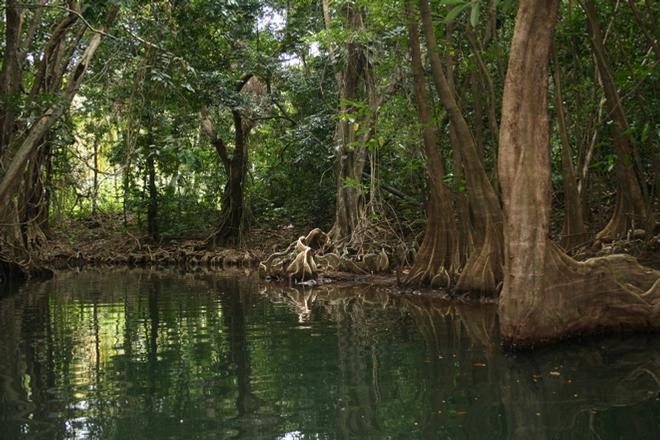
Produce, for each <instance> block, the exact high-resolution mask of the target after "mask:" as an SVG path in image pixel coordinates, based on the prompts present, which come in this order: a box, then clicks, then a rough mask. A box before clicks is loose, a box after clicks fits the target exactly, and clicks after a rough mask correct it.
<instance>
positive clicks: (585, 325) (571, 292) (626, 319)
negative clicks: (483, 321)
mask: <svg viewBox="0 0 660 440" xmlns="http://www.w3.org/2000/svg"><path fill="white" fill-rule="evenodd" d="M547 252H548V254H547V257H546V264H545V273H544V286H543V288H542V290H541V291H540V292H529V294H528V296H527V297H520V295H517V294H515V293H512V294H509V293H507V292H506V287H505V291H504V292H503V293H502V297H501V298H500V323H501V331H502V336H503V337H504V339H505V341H506V342H507V343H509V344H510V345H513V346H519V345H523V346H525V345H532V344H535V343H542V342H545V341H552V340H556V339H560V338H562V337H565V336H570V335H573V334H580V333H590V332H594V331H602V330H620V329H658V328H660V271H657V270H654V269H649V268H646V267H643V266H641V265H640V264H639V263H637V260H636V259H635V258H633V257H631V256H628V255H609V256H606V257H597V258H592V259H589V260H586V261H584V262H578V261H575V260H573V259H572V258H570V257H569V256H567V255H566V254H564V253H563V252H562V251H561V250H559V249H558V248H557V247H555V246H554V245H551V246H549V249H548V251H547ZM514 297H515V298H516V300H513V298H514ZM521 301H522V302H521Z"/></svg>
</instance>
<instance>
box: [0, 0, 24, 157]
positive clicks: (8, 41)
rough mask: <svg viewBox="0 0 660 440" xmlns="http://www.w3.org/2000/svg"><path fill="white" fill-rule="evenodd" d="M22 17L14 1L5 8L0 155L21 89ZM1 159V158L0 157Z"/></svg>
mask: <svg viewBox="0 0 660 440" xmlns="http://www.w3.org/2000/svg"><path fill="white" fill-rule="evenodd" d="M22 28H23V16H22V14H21V11H20V9H19V7H18V4H17V2H16V1H15V0H8V1H7V4H6V6H5V47H4V57H3V60H2V72H0V98H1V99H2V109H1V112H0V155H4V153H5V151H6V150H7V148H8V146H9V143H10V141H11V139H12V137H13V134H14V124H15V119H16V110H17V109H16V104H17V98H18V95H19V93H20V89H21V76H22V75H21V53H20V52H21V50H20V49H21V33H22ZM0 157H2V156H0Z"/></svg>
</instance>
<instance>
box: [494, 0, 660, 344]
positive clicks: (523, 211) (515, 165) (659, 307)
mask: <svg viewBox="0 0 660 440" xmlns="http://www.w3.org/2000/svg"><path fill="white" fill-rule="evenodd" d="M558 8H559V0H543V1H539V0H521V1H520V7H519V10H518V15H517V17H516V24H515V29H514V35H513V40H512V43H511V51H510V55H509V67H508V71H507V75H506V81H505V84H504V96H503V99H502V124H501V131H500V155H499V171H500V173H499V174H500V182H501V185H502V195H503V199H504V213H505V223H504V235H505V258H506V260H505V261H506V264H505V267H506V271H505V274H504V286H503V290H502V293H501V296H500V301H499V319H500V331H501V334H502V336H503V338H504V340H505V342H507V343H509V344H513V345H518V344H527V345H528V344H535V343H539V342H543V341H548V340H554V339H558V338H561V337H564V336H567V335H571V334H575V333H582V332H592V331H596V330H602V329H612V330H618V329H621V328H622V327H633V328H639V327H656V326H660V272H658V271H654V270H651V269H646V268H643V267H641V266H639V265H638V264H637V262H636V261H635V260H634V259H633V258H632V257H627V256H621V255H618V256H609V257H603V258H594V259H591V260H587V261H585V262H577V261H575V260H573V259H571V258H570V257H568V256H567V255H566V254H564V253H563V252H562V251H561V250H560V249H559V248H558V247H557V246H555V245H554V244H553V243H552V242H551V241H550V240H549V239H548V232H549V224H550V207H551V203H550V200H551V189H552V186H551V180H550V172H551V170H550V168H551V167H550V143H549V142H550V133H549V131H550V129H549V117H548V64H549V63H548V61H549V54H550V46H551V44H552V36H553V32H554V27H555V19H556V15H557V11H558Z"/></svg>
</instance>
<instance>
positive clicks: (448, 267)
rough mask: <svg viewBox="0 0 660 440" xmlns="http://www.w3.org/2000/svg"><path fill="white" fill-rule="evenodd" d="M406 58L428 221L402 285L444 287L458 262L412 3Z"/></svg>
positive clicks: (409, 3) (410, 2)
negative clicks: (418, 130) (427, 182)
mask: <svg viewBox="0 0 660 440" xmlns="http://www.w3.org/2000/svg"><path fill="white" fill-rule="evenodd" d="M406 15H407V21H408V36H409V39H410V56H411V59H412V71H413V83H414V87H415V100H416V102H417V109H418V111H419V118H420V120H421V123H422V138H423V141H424V152H425V154H426V168H427V173H428V175H429V177H430V186H431V188H430V193H431V194H430V199H429V207H428V220H427V223H426V231H425V233H424V239H423V240H422V244H421V246H420V248H419V251H418V252H417V255H416V256H415V262H414V264H413V266H412V268H411V269H410V273H409V274H408V276H407V277H406V278H405V280H404V283H406V284H426V285H431V286H433V287H447V286H448V285H449V284H450V283H451V281H452V278H453V277H454V275H455V274H456V272H457V270H458V269H459V262H460V258H458V256H457V255H456V252H455V251H456V248H457V237H458V235H457V228H456V224H455V221H454V217H453V213H454V210H453V206H452V203H451V194H450V193H449V189H448V188H447V187H446V185H445V183H444V176H445V169H444V163H443V162H444V160H443V158H442V156H441V154H440V151H439V149H438V146H439V145H438V137H437V132H436V127H435V123H434V120H433V116H432V113H431V106H430V103H429V96H428V91H427V90H426V78H425V76H424V68H423V66H422V55H421V50H420V45H419V30H418V24H417V16H416V14H415V11H414V6H413V0H408V1H407V2H406Z"/></svg>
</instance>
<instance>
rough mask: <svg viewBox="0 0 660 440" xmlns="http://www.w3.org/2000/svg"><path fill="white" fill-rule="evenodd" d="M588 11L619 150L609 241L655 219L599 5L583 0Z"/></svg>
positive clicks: (605, 236) (606, 231)
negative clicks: (610, 61)
mask: <svg viewBox="0 0 660 440" xmlns="http://www.w3.org/2000/svg"><path fill="white" fill-rule="evenodd" d="M584 9H585V12H586V13H587V20H588V23H589V33H590V34H591V46H592V49H593V52H594V56H595V58H596V64H597V66H598V72H599V74H600V78H601V84H602V85H603V91H604V93H605V100H606V102H607V108H608V109H609V114H610V116H611V118H612V119H613V122H614V123H613V124H612V132H613V134H614V145H615V148H616V153H617V156H618V157H617V161H616V163H615V174H616V180H617V186H618V189H617V191H618V192H619V197H617V206H616V208H615V209H614V214H613V215H612V218H611V219H610V221H609V222H608V224H607V225H606V226H605V228H603V230H602V231H600V232H599V233H598V235H597V238H598V239H600V240H604V241H608V240H613V239H616V238H618V237H620V236H622V235H624V234H625V233H626V232H627V231H628V230H630V229H636V228H639V229H644V230H645V231H646V232H647V233H649V234H650V233H652V232H653V229H654V227H655V219H654V218H653V214H652V212H651V209H650V206H649V203H648V194H647V192H646V183H645V182H644V176H643V174H642V170H641V168H640V167H639V166H638V158H637V154H636V152H635V150H634V146H633V144H632V143H631V141H630V136H629V135H628V128H629V127H628V121H627V120H626V115H625V113H624V110H623V106H622V105H621V98H620V97H619V93H618V92H617V89H616V85H615V84H614V79H613V78H612V74H611V71H610V67H609V65H608V63H607V57H606V51H605V46H604V44H603V36H602V32H601V29H600V25H599V24H598V17H597V13H596V6H595V4H594V2H593V0H587V1H585V2H584Z"/></svg>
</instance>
